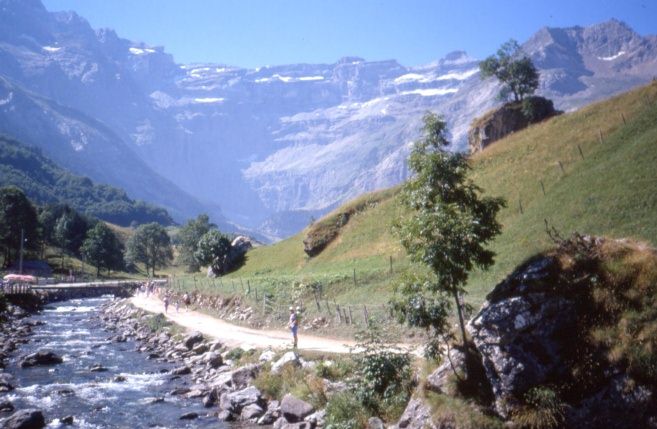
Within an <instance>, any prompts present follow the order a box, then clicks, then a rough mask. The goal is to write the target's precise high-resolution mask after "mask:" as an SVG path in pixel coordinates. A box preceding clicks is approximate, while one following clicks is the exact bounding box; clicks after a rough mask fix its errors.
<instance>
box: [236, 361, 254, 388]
mask: <svg viewBox="0 0 657 429" xmlns="http://www.w3.org/2000/svg"><path fill="white" fill-rule="evenodd" d="M259 370H260V366H258V365H255V364H252V365H245V366H242V367H240V368H237V369H236V370H235V371H233V372H232V373H231V376H230V379H231V383H232V386H233V388H235V389H243V388H245V387H246V386H248V385H249V383H251V381H253V380H254V379H255V378H256V376H257V375H258V371H259Z"/></svg>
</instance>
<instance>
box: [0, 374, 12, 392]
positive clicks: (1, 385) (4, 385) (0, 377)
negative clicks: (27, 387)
mask: <svg viewBox="0 0 657 429" xmlns="http://www.w3.org/2000/svg"><path fill="white" fill-rule="evenodd" d="M13 381H14V379H13V377H12V376H11V375H9V374H7V373H3V372H0V393H3V392H9V391H12V390H14V385H13V384H12V383H13Z"/></svg>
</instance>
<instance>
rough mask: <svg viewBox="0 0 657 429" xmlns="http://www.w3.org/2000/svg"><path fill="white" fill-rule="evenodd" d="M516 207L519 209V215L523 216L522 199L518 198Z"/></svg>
mask: <svg viewBox="0 0 657 429" xmlns="http://www.w3.org/2000/svg"><path fill="white" fill-rule="evenodd" d="M518 207H520V214H524V213H525V212H524V211H523V209H522V199H520V198H518Z"/></svg>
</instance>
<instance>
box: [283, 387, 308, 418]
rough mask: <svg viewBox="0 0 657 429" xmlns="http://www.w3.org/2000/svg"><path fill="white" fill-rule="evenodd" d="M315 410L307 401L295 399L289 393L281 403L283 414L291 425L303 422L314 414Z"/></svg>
mask: <svg viewBox="0 0 657 429" xmlns="http://www.w3.org/2000/svg"><path fill="white" fill-rule="evenodd" d="M313 411H315V409H314V408H313V406H312V405H310V404H309V403H307V402H306V401H302V400H301V399H298V398H295V397H294V396H292V395H290V394H289V393H288V394H286V395H285V396H284V397H283V400H282V401H281V414H282V415H283V417H285V419H286V420H287V421H288V422H290V423H296V422H300V421H302V420H303V419H304V418H305V417H307V416H309V415H310V414H312V413H313Z"/></svg>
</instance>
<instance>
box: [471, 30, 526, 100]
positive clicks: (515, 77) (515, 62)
mask: <svg viewBox="0 0 657 429" xmlns="http://www.w3.org/2000/svg"><path fill="white" fill-rule="evenodd" d="M479 70H480V72H481V77H482V78H484V79H485V78H488V77H493V76H494V77H496V78H497V79H499V81H500V82H502V85H503V86H502V90H501V91H500V97H501V98H502V99H505V100H506V99H507V98H508V95H509V93H511V94H513V100H514V101H522V100H523V99H524V98H525V96H526V95H531V94H533V93H534V91H536V88H538V77H539V73H538V71H537V70H536V67H534V63H533V62H532V60H531V59H530V58H529V57H528V56H527V55H526V54H525V53H524V52H523V51H522V49H521V48H520V46H519V45H518V42H516V41H515V40H509V41H508V42H506V43H504V44H503V45H502V46H501V47H500V49H498V51H497V55H492V56H490V57H488V58H486V59H485V60H484V61H482V62H480V63H479Z"/></svg>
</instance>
